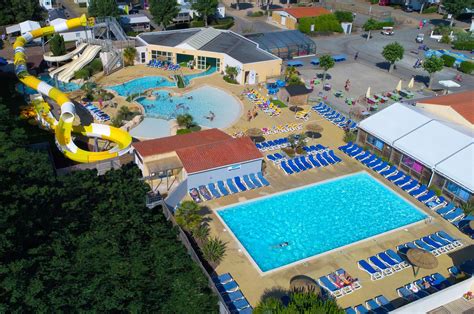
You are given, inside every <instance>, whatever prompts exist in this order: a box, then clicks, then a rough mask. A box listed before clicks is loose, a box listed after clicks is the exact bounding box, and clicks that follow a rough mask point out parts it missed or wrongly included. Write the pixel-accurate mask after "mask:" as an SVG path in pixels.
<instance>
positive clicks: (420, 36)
mask: <svg viewBox="0 0 474 314" xmlns="http://www.w3.org/2000/svg"><path fill="white" fill-rule="evenodd" d="M423 40H425V34H418V35H416V39H415V41H416V42H417V43H419V44H422V43H423Z"/></svg>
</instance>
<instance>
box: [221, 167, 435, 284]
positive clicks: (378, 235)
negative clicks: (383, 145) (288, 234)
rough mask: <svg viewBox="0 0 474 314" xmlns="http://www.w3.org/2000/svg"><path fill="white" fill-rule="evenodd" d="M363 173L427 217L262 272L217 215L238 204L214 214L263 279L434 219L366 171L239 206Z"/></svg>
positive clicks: (304, 186) (267, 196) (252, 200)
mask: <svg viewBox="0 0 474 314" xmlns="http://www.w3.org/2000/svg"><path fill="white" fill-rule="evenodd" d="M361 173H365V174H367V175H369V176H370V177H371V178H373V179H375V180H376V181H377V182H378V183H379V184H381V185H382V186H383V187H384V188H385V189H387V190H389V191H390V192H392V193H394V194H395V195H397V196H398V197H399V198H401V199H402V200H403V201H404V202H406V203H408V204H409V205H410V206H412V207H414V208H415V209H416V210H417V211H419V212H420V213H422V214H423V215H425V216H426V217H425V218H423V219H421V220H419V221H415V222H412V223H409V224H407V225H403V226H400V227H397V228H395V229H391V230H388V231H385V232H382V233H379V234H375V235H373V236H370V237H368V238H364V239H361V240H358V241H355V242H351V243H349V244H346V245H343V246H339V247H336V248H333V249H331V250H329V251H325V252H322V253H319V254H316V255H312V256H308V257H306V258H303V259H300V260H297V261H294V262H291V263H289V264H286V265H283V266H280V267H276V268H273V269H270V270H267V271H262V269H261V268H260V266H258V264H257V262H256V261H255V260H254V259H253V257H252V256H251V255H250V253H249V252H248V251H247V249H246V248H245V246H244V245H243V244H242V242H240V240H239V239H238V237H237V236H236V235H235V234H234V232H233V231H232V229H231V228H230V227H229V226H228V225H227V223H226V222H225V221H224V219H223V218H222V217H221V216H220V215H219V214H218V213H217V212H218V211H221V210H225V209H227V208H230V207H235V206H236V204H237V203H234V204H230V205H226V206H222V207H219V208H216V209H212V210H213V212H214V213H215V214H216V216H217V217H218V219H219V221H220V222H221V223H222V224H223V225H224V227H225V231H227V232H229V234H230V235H231V237H233V239H234V240H235V241H236V242H237V244H238V247H239V248H238V251H239V252H244V254H245V255H246V256H247V258H248V259H249V260H250V263H251V264H252V265H253V266H254V267H255V269H256V270H257V272H258V274H259V275H260V276H261V277H263V276H267V275H269V274H273V273H275V272H277V271H281V270H284V269H287V268H290V267H294V266H296V265H299V264H303V263H306V262H309V261H310V260H312V259H316V258H319V257H322V256H324V255H328V254H331V253H334V252H335V251H336V250H342V249H345V248H348V247H349V246H352V245H356V244H360V243H362V242H365V241H369V240H373V239H374V238H376V237H380V236H384V235H387V234H389V233H393V232H396V231H400V230H402V229H407V228H410V227H413V226H414V225H417V224H420V223H422V222H424V221H426V219H427V218H429V219H432V216H431V215H429V214H427V213H425V212H424V211H423V210H421V209H420V208H418V206H416V205H414V204H412V203H411V202H410V201H408V200H407V199H406V198H405V197H404V196H403V195H401V194H400V193H398V192H397V191H395V190H393V189H391V188H390V187H389V186H387V185H386V184H385V183H384V182H383V181H381V180H380V179H379V178H377V177H375V176H373V175H371V174H370V173H369V172H367V171H366V170H361V171H357V172H353V173H350V174H345V175H342V176H339V177H335V178H330V179H326V180H323V181H319V182H315V183H311V184H307V185H303V186H300V187H296V188H292V189H289V190H284V191H280V192H277V193H274V194H269V195H265V196H262V197H257V198H253V199H250V200H246V201H244V202H238V204H239V205H242V204H246V203H250V202H255V201H257V200H263V199H266V198H270V197H274V196H277V195H280V194H285V193H289V192H293V191H297V190H300V189H304V188H309V187H312V186H316V185H320V184H323V183H328V182H331V181H335V180H340V179H344V178H346V177H350V176H354V175H357V174H361ZM225 231H224V232H225Z"/></svg>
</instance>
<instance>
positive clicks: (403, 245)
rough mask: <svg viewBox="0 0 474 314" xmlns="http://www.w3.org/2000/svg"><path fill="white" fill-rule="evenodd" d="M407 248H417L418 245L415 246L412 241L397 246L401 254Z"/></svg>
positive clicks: (406, 250)
mask: <svg viewBox="0 0 474 314" xmlns="http://www.w3.org/2000/svg"><path fill="white" fill-rule="evenodd" d="M409 249H419V247H417V246H416V245H415V243H413V242H408V243H405V244H402V245H399V246H397V250H398V252H400V254H403V255H406V254H407V252H408V250H409Z"/></svg>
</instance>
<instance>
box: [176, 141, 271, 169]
mask: <svg viewBox="0 0 474 314" xmlns="http://www.w3.org/2000/svg"><path fill="white" fill-rule="evenodd" d="M176 153H177V154H178V157H179V159H181V162H182V163H183V167H184V169H186V171H187V172H188V173H195V172H200V171H204V170H209V169H215V168H219V167H223V166H226V165H233V164H238V163H243V162H246V161H251V160H256V159H259V158H263V157H262V154H261V153H260V151H259V150H258V149H257V148H256V147H255V144H254V143H253V142H252V140H251V139H250V138H248V137H242V138H235V139H234V138H231V139H228V140H225V141H221V142H214V143H210V144H205V145H199V146H191V147H187V148H182V149H179V150H177V151H176Z"/></svg>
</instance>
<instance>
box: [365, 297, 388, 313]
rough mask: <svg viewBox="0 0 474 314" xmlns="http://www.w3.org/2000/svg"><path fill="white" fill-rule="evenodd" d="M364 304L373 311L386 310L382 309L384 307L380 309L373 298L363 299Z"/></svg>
mask: <svg viewBox="0 0 474 314" xmlns="http://www.w3.org/2000/svg"><path fill="white" fill-rule="evenodd" d="M365 306H366V307H367V308H368V309H369V310H371V311H373V312H374V313H386V312H387V311H384V309H382V307H381V306H380V304H378V303H377V302H375V300H374V299H370V300H367V301H365Z"/></svg>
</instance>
